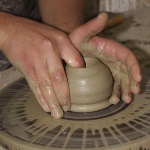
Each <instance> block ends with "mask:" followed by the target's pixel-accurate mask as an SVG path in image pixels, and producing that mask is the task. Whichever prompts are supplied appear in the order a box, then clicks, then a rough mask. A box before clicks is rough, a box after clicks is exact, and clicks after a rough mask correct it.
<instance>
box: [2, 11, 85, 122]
mask: <svg viewBox="0 0 150 150" xmlns="http://www.w3.org/2000/svg"><path fill="white" fill-rule="evenodd" d="M0 15H1V21H0V26H1V27H3V32H1V34H0V39H1V40H0V41H1V42H0V49H1V50H2V51H3V52H4V54H5V55H6V56H7V58H8V59H9V60H10V62H11V63H12V64H13V65H14V66H15V67H16V68H17V69H19V70H20V71H21V72H22V73H23V74H24V76H25V78H26V80H27V82H28V84H29V86H30V88H31V89H32V91H33V93H34V94H35V96H36V98H37V100H38V102H39V104H40V105H41V106H42V108H43V109H44V110H45V111H47V112H51V114H52V116H53V117H54V118H56V119H58V118H61V117H62V116H63V111H62V109H63V110H64V111H68V110H69V109H70V97H69V88H68V83H67V79H66V75H65V72H64V67H63V64H62V60H61V59H63V60H64V61H65V62H66V63H67V64H69V65H71V66H73V67H82V66H83V62H82V57H81V55H80V54H79V52H78V51H77V50H76V48H75V47H74V46H73V45H72V43H71V41H70V39H69V38H68V37H67V36H66V35H65V34H64V33H63V32H61V31H59V30H56V29H54V28H52V27H49V26H46V25H43V24H40V23H37V22H34V21H32V20H29V19H25V18H20V17H16V16H12V15H9V14H5V13H1V14H0ZM33 109H34V108H33Z"/></svg>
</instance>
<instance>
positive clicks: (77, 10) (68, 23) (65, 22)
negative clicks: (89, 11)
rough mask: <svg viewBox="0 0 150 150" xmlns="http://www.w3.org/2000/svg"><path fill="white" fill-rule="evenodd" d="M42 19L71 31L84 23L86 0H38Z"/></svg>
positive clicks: (68, 31) (46, 22)
mask: <svg viewBox="0 0 150 150" xmlns="http://www.w3.org/2000/svg"><path fill="white" fill-rule="evenodd" d="M38 1H39V8H40V12H41V17H42V21H43V22H44V23H45V24H48V25H51V26H53V27H55V28H58V29H60V30H62V31H65V32H67V33H70V32H71V31H72V30H73V29H75V28H76V27H78V26H80V25H81V24H83V23H84V12H85V0H56V1H54V0H38Z"/></svg>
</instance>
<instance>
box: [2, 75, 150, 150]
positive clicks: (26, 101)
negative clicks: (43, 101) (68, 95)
mask: <svg viewBox="0 0 150 150" xmlns="http://www.w3.org/2000/svg"><path fill="white" fill-rule="evenodd" d="M149 77H150V73H149V74H148V75H147V76H144V81H143V82H142V84H141V87H142V88H141V90H142V91H143V94H140V95H135V97H134V100H133V102H132V103H131V104H130V105H129V106H126V104H125V103H123V102H122V103H121V105H111V106H110V107H111V108H107V110H105V111H104V110H102V116H104V117H103V118H101V117H102V116H99V117H98V118H96V119H88V120H78V118H77V117H76V116H73V115H72V113H73V112H70V117H71V118H72V119H65V118H62V119H59V120H55V119H53V117H52V116H51V115H49V113H46V112H44V111H43V110H42V108H41V107H40V105H39V104H38V103H37V100H36V98H35V96H34V95H33V93H32V92H31V90H30V88H29V86H28V84H27V83H26V81H25V79H22V80H18V81H16V82H14V83H13V84H11V85H9V86H7V87H6V88H5V89H2V90H1V91H0V106H1V113H0V120H1V122H0V144H2V145H3V146H4V147H5V148H7V149H9V150H18V149H19V150H60V149H63V150H73V149H76V150H86V149H88V150H99V149H102V150H104V149H105V150H106V149H107V150H109V149H111V150H127V149H131V150H149V147H150V132H149V131H150V126H149V125H150V120H149V118H150V114H149V108H150V103H149V101H150V88H149V87H150V80H149ZM106 112H110V114H111V115H107V113H106ZM115 112H117V113H115ZM93 113H94V114H93V116H96V114H97V113H98V112H93ZM74 114H78V113H74ZM81 114H83V113H80V115H81ZM85 114H87V116H90V114H91V113H85Z"/></svg>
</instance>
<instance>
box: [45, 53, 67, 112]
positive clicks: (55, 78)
mask: <svg viewBox="0 0 150 150" xmlns="http://www.w3.org/2000/svg"><path fill="white" fill-rule="evenodd" d="M54 62H55V63H54ZM51 64H53V65H51ZM47 67H48V70H49V74H50V76H51V80H52V84H53V87H54V90H55V94H56V97H57V98H58V100H59V103H60V104H61V107H62V108H63V110H64V111H68V110H69V109H70V97H69V87H68V83H67V79H66V75H65V72H64V68H63V65H62V62H61V60H60V58H58V56H56V55H53V57H51V58H48V59H47Z"/></svg>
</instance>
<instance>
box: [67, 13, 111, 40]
mask: <svg viewBox="0 0 150 150" xmlns="http://www.w3.org/2000/svg"><path fill="white" fill-rule="evenodd" d="M107 19H108V15H107V13H105V12H103V13H100V14H99V15H98V16H97V17H96V18H94V19H92V20H90V21H89V22H87V23H85V24H84V25H82V26H80V27H78V28H76V29H75V30H73V31H72V32H71V34H70V35H69V37H70V39H71V40H72V41H74V43H76V42H77V43H78V41H80V42H81V41H85V40H88V39H90V38H91V37H93V36H95V35H96V34H98V33H100V32H101V31H102V30H103V29H104V27H105V25H106V23H107ZM79 35H80V36H79Z"/></svg>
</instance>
